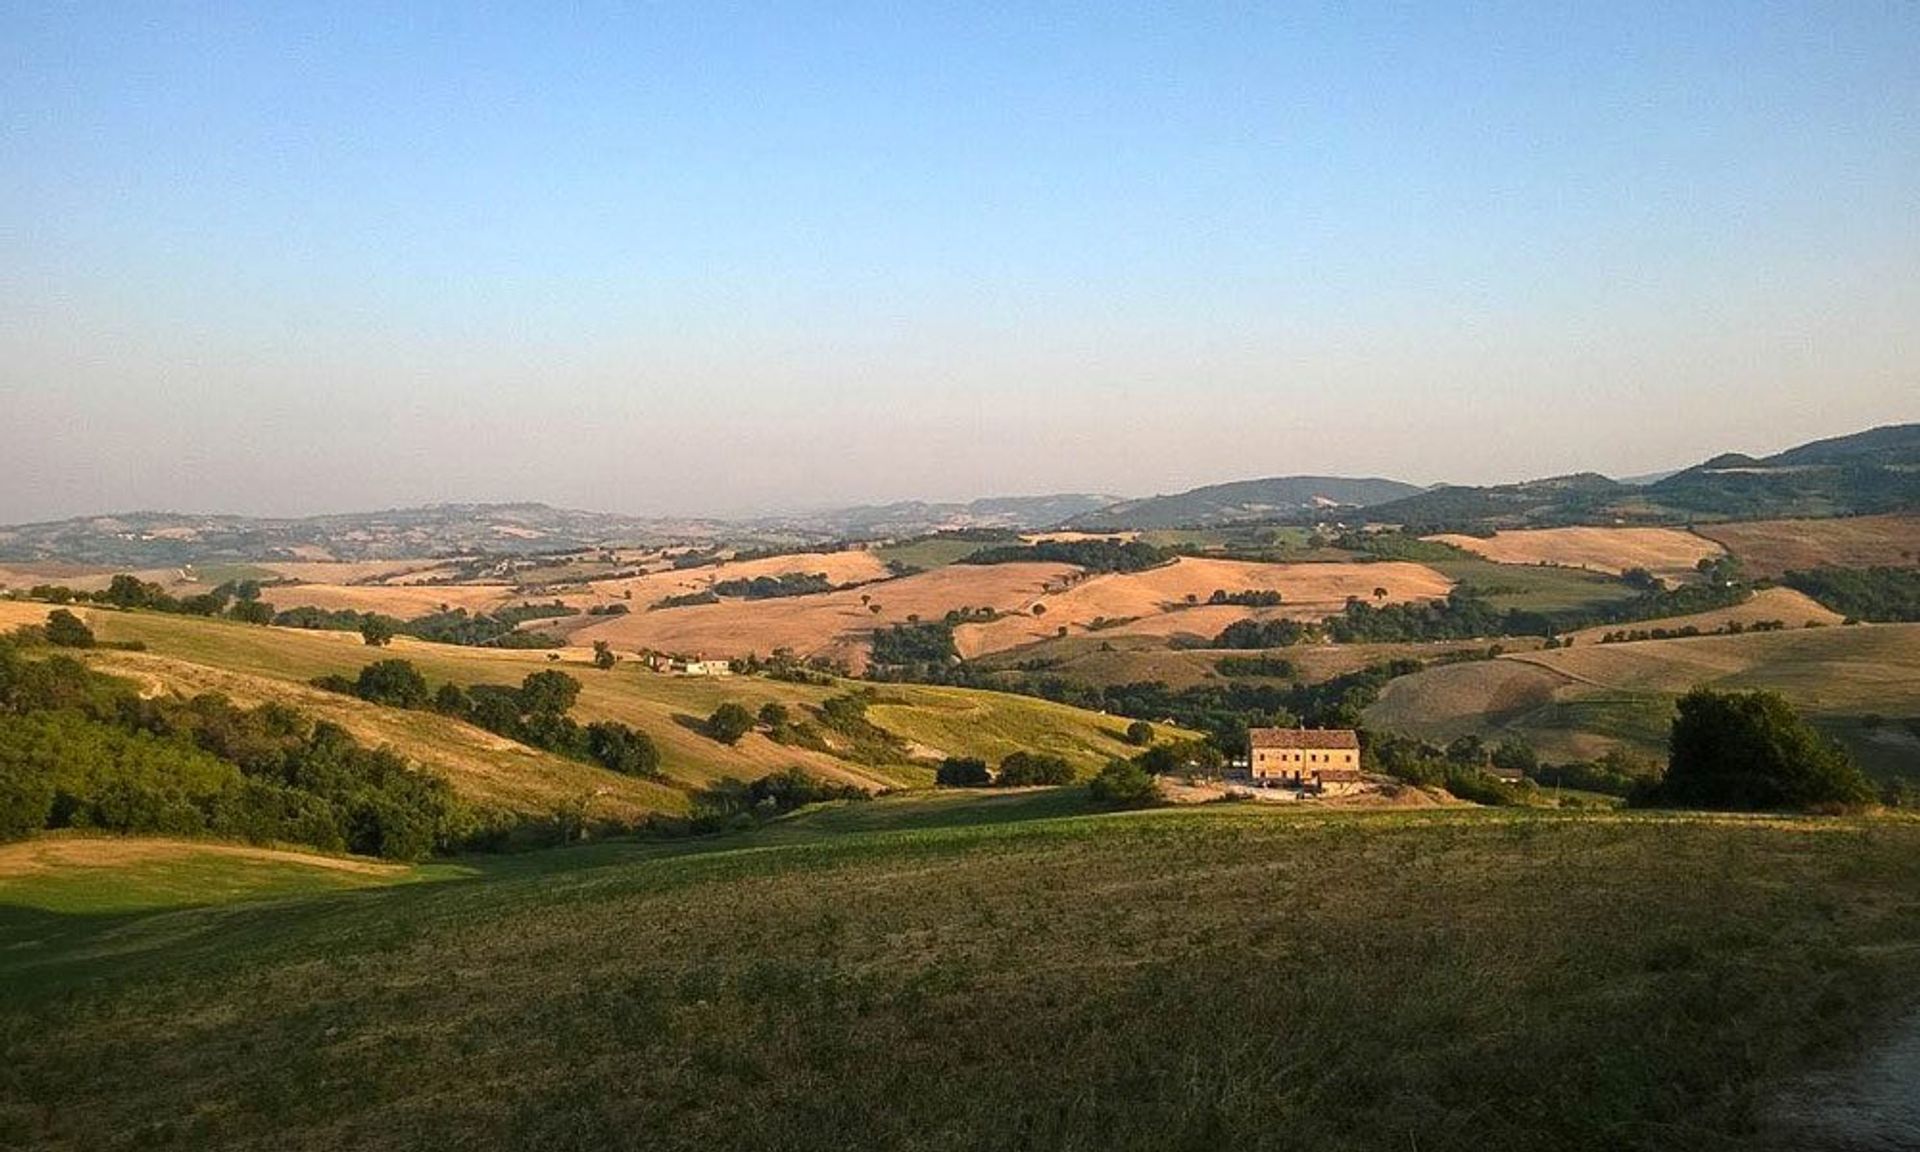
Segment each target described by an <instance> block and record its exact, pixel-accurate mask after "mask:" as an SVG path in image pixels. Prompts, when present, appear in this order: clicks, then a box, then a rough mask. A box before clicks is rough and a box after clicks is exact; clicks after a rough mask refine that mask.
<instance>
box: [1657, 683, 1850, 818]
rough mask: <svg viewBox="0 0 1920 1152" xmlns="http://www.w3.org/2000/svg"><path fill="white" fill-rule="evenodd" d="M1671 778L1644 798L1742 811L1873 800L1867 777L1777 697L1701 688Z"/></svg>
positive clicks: (1670, 764) (1672, 749)
mask: <svg viewBox="0 0 1920 1152" xmlns="http://www.w3.org/2000/svg"><path fill="white" fill-rule="evenodd" d="M1678 707H1679V715H1678V716H1676V717H1675V719H1674V722H1673V731H1672V734H1671V736H1670V737H1669V740H1668V748H1667V772H1666V776H1665V777H1664V778H1663V779H1662V780H1661V781H1660V783H1659V785H1658V786H1657V787H1655V788H1652V789H1650V790H1648V791H1647V792H1646V793H1645V794H1644V795H1643V796H1641V797H1639V799H1640V800H1641V801H1642V802H1644V803H1648V804H1654V805H1671V806H1674V807H1680V808H1713V809H1732V810H1739V811H1767V810H1772V809H1800V810H1806V809H1811V808H1821V807H1827V806H1845V805H1853V804H1862V803H1866V802H1868V801H1870V800H1871V799H1872V798H1873V791H1872V789H1871V788H1870V787H1869V785H1868V784H1867V780H1866V777H1864V776H1862V775H1861V774H1860V769H1859V768H1858V767H1856V766H1855V765H1854V763H1853V760H1852V759H1851V758H1850V757H1849V756H1848V755H1847V753H1846V751H1845V750H1844V749H1843V748H1841V747H1840V746H1839V745H1838V744H1836V743H1834V742H1833V741H1831V740H1829V739H1827V738H1826V737H1824V736H1822V735H1821V734H1820V733H1819V732H1817V731H1816V730H1814V728H1813V726H1812V725H1810V724H1808V723H1807V722H1806V721H1804V720H1802V719H1801V718H1800V717H1799V715H1798V714H1797V713H1795V712H1794V710H1793V706H1792V705H1790V704H1788V703H1787V701H1786V699H1785V698H1784V697H1782V696H1780V695H1779V694H1778V693H1774V692H1715V691H1713V690H1711V689H1708V688H1695V689H1694V690H1693V691H1691V692H1689V693H1687V694H1686V695H1685V696H1682V697H1681V698H1680V702H1679V706H1678Z"/></svg>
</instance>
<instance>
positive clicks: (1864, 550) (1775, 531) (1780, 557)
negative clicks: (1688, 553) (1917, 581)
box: [1697, 516, 1920, 576]
mask: <svg viewBox="0 0 1920 1152" xmlns="http://www.w3.org/2000/svg"><path fill="white" fill-rule="evenodd" d="M1697 531H1698V532H1699V533H1700V535H1702V536H1705V537H1707V538H1709V539H1711V540H1713V541H1715V542H1716V543H1718V544H1721V545H1722V546H1724V547H1725V548H1726V550H1727V551H1729V552H1731V553H1733V554H1734V555H1735V556H1737V557H1739V558H1740V562H1741V563H1742V564H1743V565H1745V566H1746V570H1747V572H1748V574H1749V575H1753V576H1778V575H1780V574H1781V573H1783V572H1790V571H1794V570H1796V569H1806V568H1818V567H1820V566H1822V565H1829V566H1833V567H1838V568H1871V567H1875V566H1879V565H1886V566H1898V565H1911V564H1914V563H1916V562H1920V516H1854V517H1849V518H1846V519H1832V520H1750V521H1747V522H1745V523H1739V524H1705V525H1702V526H1701V527H1700V528H1698V529H1697Z"/></svg>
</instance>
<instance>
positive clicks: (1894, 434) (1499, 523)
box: [1366, 424, 1920, 530]
mask: <svg viewBox="0 0 1920 1152" xmlns="http://www.w3.org/2000/svg"><path fill="white" fill-rule="evenodd" d="M1913 510H1920V424H1894V425H1887V426H1885V427H1881V428H1872V429H1869V430H1867V431H1865V432H1856V433H1854V434H1852V435H1850V436H1835V437H1831V438H1829V439H1825V440H1816V441H1813V442H1812V443H1808V444H1802V445H1800V446H1799V447H1796V448H1789V449H1787V450H1786V451H1784V452H1778V453H1775V454H1774V455H1772V456H1765V457H1754V456H1748V455H1745V454H1743V453H1739V452H1725V453H1721V454H1720V455H1717V456H1714V457H1712V458H1711V459H1708V460H1706V461H1703V462H1702V463H1699V464H1696V465H1694V466H1693V467H1691V468H1684V469H1681V470H1680V471H1678V472H1674V473H1672V474H1670V475H1667V476H1663V477H1660V478H1658V479H1655V480H1653V481H1652V482H1651V483H1647V484H1629V483H1621V482H1618V481H1615V480H1610V479H1608V478H1607V477H1604V476H1599V475H1597V474H1594V473H1584V474H1581V475H1578V476H1572V477H1559V478H1556V479H1551V480H1533V481H1528V482H1526V483H1522V484H1498V485H1492V486H1489V487H1484V488H1472V487H1452V486H1443V487H1440V488H1435V489H1433V490H1431V491H1429V492H1423V493H1420V494H1419V495H1416V496H1411V497H1408V498H1406V499H1403V500H1397V501H1393V502H1391V503H1387V504H1379V505H1374V506H1371V507H1369V508H1367V509H1366V519H1368V520H1370V521H1373V522H1375V523H1383V524H1389V523H1390V524H1402V525H1405V526H1407V527H1408V528H1412V529H1417V530H1438V529H1456V528H1519V527H1528V526H1554V525H1565V524H1608V523H1645V524H1673V523H1686V522H1689V521H1694V520H1701V521H1711V520H1764V519H1779V518H1789V517H1823V516H1857V515H1869V514H1874V513H1886V512H1904V511H1913Z"/></svg>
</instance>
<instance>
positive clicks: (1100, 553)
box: [957, 538, 1175, 572]
mask: <svg viewBox="0 0 1920 1152" xmlns="http://www.w3.org/2000/svg"><path fill="white" fill-rule="evenodd" d="M1174 558H1175V553H1173V552H1171V551H1169V550H1167V549H1165V548H1156V547H1154V546H1153V545H1151V544H1147V543H1143V542H1142V541H1139V540H1127V541H1122V540H1119V539H1117V538H1116V539H1109V540H1042V541H1040V542H1039V543H1037V544H1007V545H1001V546H999V547H993V548H982V549H980V550H979V551H978V552H973V553H970V554H968V555H966V556H962V557H961V558H960V559H959V561H957V562H958V563H961V564H1026V563H1045V564H1073V565H1075V566H1077V567H1080V568H1084V569H1086V570H1087V571H1089V572H1140V571H1144V570H1146V569H1148V568H1158V567H1159V566H1160V565H1162V564H1166V563H1168V562H1170V561H1172V560H1173V559H1174Z"/></svg>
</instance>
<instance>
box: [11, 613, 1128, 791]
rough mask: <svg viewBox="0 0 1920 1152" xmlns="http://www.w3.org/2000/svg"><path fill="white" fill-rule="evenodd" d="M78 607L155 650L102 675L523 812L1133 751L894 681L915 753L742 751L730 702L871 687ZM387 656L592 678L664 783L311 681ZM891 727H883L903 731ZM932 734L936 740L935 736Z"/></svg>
mask: <svg viewBox="0 0 1920 1152" xmlns="http://www.w3.org/2000/svg"><path fill="white" fill-rule="evenodd" d="M16 607H20V608H26V607H28V606H26V605H17V606H16ZM33 607H36V608H40V609H41V610H42V612H41V615H42V617H43V618H44V606H33ZM81 612H82V614H83V615H84V617H85V618H86V619H87V620H88V622H89V623H90V624H91V625H92V626H93V628H94V630H95V631H96V632H97V633H98V634H99V636H100V637H101V638H102V639H103V640H107V641H130V640H137V641H139V642H141V643H143V644H145V645H146V647H147V651H145V652H122V651H114V650H105V649H102V650H95V651H94V652H93V653H91V654H90V655H89V659H90V660H92V661H93V662H95V664H96V665H97V666H98V667H100V668H101V669H102V670H103V671H109V672H114V673H117V674H121V675H125V676H127V677H129V678H130V679H133V680H134V681H135V682H136V683H140V684H142V685H144V686H146V687H148V688H149V689H150V690H152V691H167V692H174V691H178V692H182V693H189V694H191V693H198V692H208V691H218V692H225V693H227V694H228V695H230V696H232V697H234V698H235V699H236V700H240V701H242V702H253V701H260V700H266V699H279V700H286V701H289V702H291V703H293V704H295V705H296V706H297V707H300V708H302V709H304V710H307V711H310V712H312V713H314V714H315V715H320V716H325V717H326V718H328V719H333V720H335V721H336V722H338V723H340V724H342V725H343V726H345V727H347V728H348V729H349V730H350V731H353V732H355V733H356V735H359V736H361V737H362V738H363V739H365V740H367V741H368V742H370V743H374V744H391V745H392V746H394V747H396V748H398V749H399V750H401V751H402V752H404V753H405V754H407V755H408V756H410V757H412V758H413V759H415V760H417V761H419V762H420V763H422V764H423V765H424V766H426V767H428V768H430V769H433V770H434V771H436V772H439V773H441V774H442V775H444V776H446V777H447V778H448V779H449V780H450V781H452V782H453V783H454V784H455V785H456V786H457V787H458V788H459V789H460V790H461V791H462V793H463V794H464V795H466V796H467V797H468V798H470V799H474V800H476V801H483V802H486V803H489V804H493V805H496V806H500V807H504V808H508V809H511V810H515V811H525V812H534V813H541V814H544V813H547V812H550V811H551V810H552V808H553V807H554V806H555V805H556V804H557V803H559V802H561V801H566V800H577V799H578V798H579V797H581V796H583V795H588V794H593V795H595V796H597V797H598V799H596V801H595V803H596V804H597V805H602V806H603V807H602V808H601V809H598V810H604V811H605V812H606V813H607V814H610V815H623V816H624V815H630V814H637V813H639V812H643V811H678V810H681V809H683V808H684V807H685V805H686V793H687V791H688V790H690V789H694V788H699V787H704V786H706V785H709V784H711V783H713V782H714V781H716V780H719V779H721V778H723V777H729V776H731V777H736V778H739V779H753V778H756V777H759V776H764V775H766V774H767V773H770V772H775V771H779V770H781V769H784V768H787V767H790V766H795V765H797V766H800V767H803V768H806V769H807V770H808V771H809V772H812V773H814V774H816V775H819V776H822V777H826V778H829V779H836V780H841V781H846V782H849V783H854V784H858V785H860V786H863V787H867V788H883V787H913V786H924V785H927V784H930V783H931V782H932V766H931V762H930V760H931V758H937V757H938V756H942V755H982V756H988V757H990V758H991V759H994V760H996V761H997V760H998V759H999V757H1000V756H1002V755H1004V754H1005V751H1007V750H1011V747H1010V743H1018V742H1020V741H1027V742H1028V744H1027V746H1028V747H1029V748H1030V749H1040V748H1045V749H1046V750H1049V751H1055V752H1058V753H1060V754H1061V755H1064V756H1066V757H1067V758H1068V759H1069V760H1070V761H1071V762H1072V763H1074V764H1075V765H1076V766H1077V767H1079V768H1081V769H1082V770H1084V771H1087V772H1091V771H1094V770H1096V769H1098V768H1099V767H1100V766H1101V765H1102V764H1104V763H1106V761H1107V760H1108V759H1111V758H1112V757H1115V756H1120V755H1125V754H1127V753H1128V752H1129V750H1130V749H1129V746H1128V745H1127V744H1126V743H1125V742H1124V740H1123V739H1122V735H1123V733H1124V731H1125V721H1123V720H1121V719H1118V718H1115V717H1109V716H1103V715H1098V714H1095V713H1091V712H1085V711H1082V710H1079V709H1074V708H1066V707H1063V706H1059V705H1054V704H1049V703H1047V702H1045V701H1040V700H1032V699H1028V698H1025V697H1018V696H1010V695H1006V694H1003V693H996V692H982V691H976V690H972V689H964V688H944V687H930V686H919V685H886V686H882V687H880V689H879V693H878V698H877V701H876V713H877V714H878V715H880V716H882V717H888V718H892V719H897V720H898V721H899V722H900V730H899V731H897V732H896V735H898V736H899V737H900V739H901V740H902V741H904V742H906V748H905V750H904V751H900V752H896V753H893V754H890V755H888V756H884V757H879V758H877V759H876V758H875V757H874V756H872V755H870V754H868V753H860V754H854V753H853V752H852V751H851V750H843V751H846V753H847V754H845V755H840V754H833V753H830V752H826V751H820V750H816V749H812V748H806V747H797V746H794V745H790V744H782V743H777V742H775V741H774V740H773V739H771V738H769V736H768V735H766V734H765V733H761V732H754V733H750V734H748V735H747V736H745V737H743V738H742V739H741V740H740V742H739V743H738V744H736V745H731V746H729V745H725V744H721V743H719V742H717V741H714V740H713V739H711V738H709V737H708V736H706V735H704V734H703V733H702V732H700V731H698V722H699V721H700V720H702V719H704V718H705V717H707V716H708V715H711V714H712V712H713V711H714V710H715V709H716V708H718V707H719V706H720V705H721V704H723V703H728V702H733V703H739V704H742V705H744V706H745V707H747V708H748V709H749V710H752V711H756V712H757V711H758V710H759V708H760V707H761V706H762V705H764V704H767V703H780V704H783V705H785V706H787V707H788V708H789V709H790V710H792V711H793V712H794V713H795V714H796V716H797V717H800V718H805V717H806V716H808V715H810V714H811V713H812V710H814V709H817V708H818V707H819V705H820V703H821V702H822V701H823V700H825V699H827V698H828V697H829V696H833V695H837V694H842V693H845V692H848V691H852V690H857V689H860V688H862V687H865V686H864V685H861V684H858V683H853V682H841V683H837V684H834V685H815V684H794V683H788V682H784V681H777V680H771V679H766V678H762V677H748V676H732V677H713V678H707V677H679V676H669V675H663V674H660V673H655V672H651V671H648V670H646V669H644V668H643V667H641V666H640V665H639V664H638V662H635V661H626V662H623V663H622V664H620V665H619V666H617V667H616V668H614V669H613V670H612V671H605V672H603V671H601V670H599V669H597V668H595V667H593V666H592V662H591V657H592V652H591V650H590V649H582V648H569V649H564V650H562V651H560V652H554V653H546V652H526V651H513V650H498V649H484V648H461V647H455V646H452V645H445V644H428V643H424V642H421V641H416V640H411V639H408V638H406V637H401V638H398V639H396V640H394V642H393V643H392V645H391V646H390V647H388V648H385V649H373V648H369V647H367V646H366V645H365V644H363V643H362V642H361V640H360V638H359V637H358V636H356V635H352V634H349V633H342V632H310V631H302V630H298V629H287V628H263V627H257V626H251V625H244V624H236V623H232V622H228V621H222V620H206V619H201V618H197V617H182V616H168V615H160V614H153V613H137V612H115V611H109V610H105V609H99V608H86V609H82V610H81ZM549 655H552V656H553V657H555V659H549V658H548V657H549ZM389 657H398V658H402V659H406V660H408V661H410V662H411V663H413V664H414V665H415V666H416V667H417V668H419V669H420V671H421V673H422V674H423V675H425V676H426V677H427V678H428V680H429V681H431V682H434V683H439V682H442V681H451V682H454V683H458V684H462V685H472V684H501V685H514V684H518V683H519V682H520V681H521V680H522V679H523V678H524V677H525V676H526V675H527V674H528V673H530V672H536V671H544V670H548V669H554V668H558V669H561V670H563V671H566V672H567V673H569V674H570V675H573V676H574V677H575V678H577V679H578V680H579V681H580V683H581V691H580V697H579V701H578V703H577V704H576V705H575V708H574V715H575V716H576V717H578V718H579V719H581V720H582V721H583V722H584V721H591V720H596V719H608V720H619V721H621V722H623V723H627V724H630V725H633V726H635V727H637V728H639V729H641V730H642V731H645V732H646V733H647V734H648V735H649V736H651V737H652V738H653V740H654V741H655V743H657V744H658V745H659V746H660V750H661V753H662V760H663V770H664V773H665V776H666V779H665V781H664V782H655V781H650V780H642V779H635V778H631V777H623V776H619V775H617V774H614V773H610V772H606V771H604V770H602V769H600V768H598V767H596V766H594V765H590V764H583V763H580V762H577V761H572V760H565V759H562V758H559V757H555V756H552V755H549V754H547V753H542V752H536V751H534V750H531V749H527V748H524V747H523V746H521V745H518V744H515V743H513V742H511V741H507V740H504V739H501V738H499V737H497V736H494V735H493V734H491V733H488V732H486V731H484V730H482V729H479V728H474V727H472V726H470V725H467V724H463V723H459V722H457V721H453V720H448V719H446V718H444V717H441V716H438V715H435V714H432V713H426V712H403V711H397V710H394V709H389V708H380V707H375V706H373V705H370V704H366V703H363V702H361V701H359V700H355V699H352V698H350V697H345V696H341V695H339V694H336V693H330V692H324V691H321V690H319V689H314V688H311V687H309V686H308V685H307V683H306V681H308V680H309V679H311V678H312V677H315V676H321V675H327V674H338V675H347V676H351V675H354V674H355V673H357V672H358V671H359V669H360V668H361V667H363V666H364V665H366V664H367V663H369V662H371V661H373V660H376V659H383V658H389ZM921 709H929V710H932V711H933V712H934V713H936V714H937V715H938V716H941V717H946V716H953V715H956V714H959V715H966V716H969V717H971V718H972V719H971V721H970V722H969V723H966V724H961V725H957V726H953V727H952V728H951V729H948V730H942V729H941V728H940V725H939V724H938V723H937V722H934V721H929V722H928V724H927V725H925V726H922V725H920V724H919V723H918V717H917V716H916V713H917V712H918V711H919V710H921ZM890 723H891V721H890V720H889V721H886V722H882V723H881V727H882V728H883V729H889V730H891V729H890V727H889V725H890ZM935 731H939V732H940V733H941V734H940V735H939V737H938V738H937V739H934V738H931V737H929V735H928V734H929V733H930V732H935ZM831 742H832V740H831V738H830V739H829V743H831Z"/></svg>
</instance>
